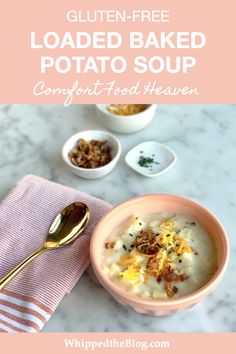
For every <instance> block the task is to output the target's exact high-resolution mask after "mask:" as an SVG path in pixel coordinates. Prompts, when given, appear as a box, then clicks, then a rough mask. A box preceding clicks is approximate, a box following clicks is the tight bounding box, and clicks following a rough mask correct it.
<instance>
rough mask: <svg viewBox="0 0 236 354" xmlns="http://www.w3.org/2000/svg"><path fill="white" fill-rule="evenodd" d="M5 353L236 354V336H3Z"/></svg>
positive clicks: (162, 334) (104, 334)
mask: <svg viewBox="0 0 236 354" xmlns="http://www.w3.org/2000/svg"><path fill="white" fill-rule="evenodd" d="M1 347H2V348H4V349H5V351H4V353H8V354H13V353H17V352H20V353H21V352H22V353H23V352H24V354H31V353H32V352H33V353H35V354H38V353H42V352H44V353H47V352H48V351H49V350H50V351H53V353H57V354H64V353H65V354H67V353H83V352H85V353H86V352H87V353H88V352H92V353H108V354H112V353H120V352H121V351H122V352H125V353H132V354H134V353H135V354H137V353H139V352H140V353H163V354H164V353H165V354H172V353H173V354H189V353H191V354H199V352H202V353H205V352H210V353H211V352H214V354H222V353H227V354H234V353H235V335H234V334H230V333H228V334H227V333H224V334H223V333H222V334H216V333H215V334H213V333H211V334H203V333H202V334H200V333H198V334H196V333H195V334H188V335H186V334H173V333H169V334H166V333H165V334H164V333H74V334H73V333H68V334H65V333H56V334H55V333H54V334H53V333H51V334H33V335H30V334H16V335H11V336H10V335H8V334H2V335H1Z"/></svg>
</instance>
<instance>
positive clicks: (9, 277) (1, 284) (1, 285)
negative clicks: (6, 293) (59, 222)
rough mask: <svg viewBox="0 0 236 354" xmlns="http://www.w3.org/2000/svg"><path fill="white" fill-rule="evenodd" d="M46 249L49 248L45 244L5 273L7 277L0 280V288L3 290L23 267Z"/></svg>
mask: <svg viewBox="0 0 236 354" xmlns="http://www.w3.org/2000/svg"><path fill="white" fill-rule="evenodd" d="M46 250H47V248H45V247H44V246H42V247H40V248H38V249H37V250H36V251H34V252H33V253H31V254H30V255H29V256H28V257H27V258H25V259H24V260H23V261H22V262H21V263H20V264H18V265H17V266H16V267H15V268H14V269H12V270H11V271H10V272H9V273H8V274H7V275H5V277H4V278H2V279H1V280H0V290H2V289H3V288H4V287H5V286H6V285H7V284H8V283H9V282H10V281H11V280H12V279H13V278H14V277H15V276H16V275H17V274H18V273H19V272H20V271H21V270H22V269H23V268H25V267H26V266H27V265H28V264H29V263H30V262H32V261H33V260H34V259H35V258H36V257H38V256H39V255H40V254H41V253H43V252H44V251H46Z"/></svg>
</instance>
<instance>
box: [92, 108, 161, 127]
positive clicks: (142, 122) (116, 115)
mask: <svg viewBox="0 0 236 354" xmlns="http://www.w3.org/2000/svg"><path fill="white" fill-rule="evenodd" d="M96 110H97V114H98V116H99V118H100V119H101V121H102V123H103V124H104V125H105V126H106V127H107V128H109V129H110V130H113V131H115V132H117V133H122V134H129V133H135V132H137V131H139V130H142V129H144V128H145V127H146V126H147V125H148V124H149V123H151V121H152V119H153V117H154V115H155V112H156V105H155V104H97V105H96Z"/></svg>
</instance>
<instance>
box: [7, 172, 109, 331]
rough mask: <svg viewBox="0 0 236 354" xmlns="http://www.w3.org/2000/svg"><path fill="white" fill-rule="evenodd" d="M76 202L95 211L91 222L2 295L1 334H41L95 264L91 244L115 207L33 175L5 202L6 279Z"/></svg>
mask: <svg viewBox="0 0 236 354" xmlns="http://www.w3.org/2000/svg"><path fill="white" fill-rule="evenodd" d="M75 201H82V202H84V203H86V204H87V205H88V207H89V209H90V212H91V217H90V221H89V224H88V226H87V228H86V230H85V231H84V233H83V235H82V236H81V238H79V239H78V240H76V241H75V242H74V243H72V244H71V245H68V246H66V247H64V248H61V249H57V250H48V251H46V252H45V253H43V254H42V255H40V256H39V257H38V258H36V259H35V260H34V261H33V262H32V263H31V264H30V265H28V266H27V267H26V268H25V269H24V270H23V271H22V272H21V273H20V274H18V275H17V276H16V277H15V278H14V279H13V280H12V281H11V282H10V283H9V284H8V285H7V286H6V287H5V288H4V289H3V290H2V291H0V332H12V333H15V332H38V331H40V329H41V328H42V327H43V325H44V324H45V323H46V321H48V319H49V318H50V316H51V315H52V313H53V312H54V311H55V309H56V307H57V306H58V304H59V302H60V301H61V299H62V298H63V296H64V295H65V294H66V293H69V292H70V291H71V289H72V288H73V287H74V285H75V284H76V283H77V282H78V280H79V279H80V277H81V275H82V274H83V272H84V270H85V269H86V268H87V266H88V265H89V242H90V237H91V234H92V232H93V229H94V227H95V225H96V224H97V222H98V221H99V220H100V219H101V218H102V217H103V216H104V215H105V214H106V213H107V212H108V210H109V209H110V208H111V206H110V205H109V204H107V203H106V202H104V201H102V200H99V199H96V198H94V197H92V196H90V195H86V194H83V193H81V192H79V191H77V190H74V189H71V188H69V187H66V186H63V185H60V184H57V183H53V182H50V181H47V180H45V179H43V178H40V177H36V176H32V175H28V176H25V177H24V178H23V179H22V180H20V181H19V182H18V183H17V184H16V186H15V187H14V188H13V190H12V191H11V192H10V193H9V194H8V196H7V197H6V198H5V199H4V200H3V201H2V202H1V203H0V278H2V277H3V276H4V275H5V274H7V273H8V272H9V271H10V270H11V269H12V268H13V267H15V266H16V265H17V264H18V263H19V262H21V261H22V260H23V259H24V258H25V257H26V256H27V255H29V254H30V253H31V252H33V251H34V250H35V249H36V248H38V247H39V246H41V245H42V243H43V242H44V239H45V237H46V235H47V232H48V229H49V227H50V225H51V222H52V220H53V219H54V217H55V216H56V215H57V213H58V212H59V211H60V210H61V209H62V208H64V207H65V206H66V205H68V204H70V203H73V202H75Z"/></svg>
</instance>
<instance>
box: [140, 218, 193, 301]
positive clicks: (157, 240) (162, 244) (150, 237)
mask: <svg viewBox="0 0 236 354" xmlns="http://www.w3.org/2000/svg"><path fill="white" fill-rule="evenodd" d="M191 225H192V224H191ZM159 227H160V232H159V233H154V232H153V231H152V229H151V228H148V229H147V230H142V231H140V233H139V234H138V235H137V237H136V239H135V247H136V250H137V251H138V252H140V253H142V254H143V255H145V256H148V257H149V260H148V262H147V264H146V276H145V282H147V281H148V278H149V277H150V276H155V278H156V280H157V282H158V283H160V282H161V281H162V280H164V281H165V287H166V292H167V295H168V297H173V296H174V295H175V294H176V293H177V292H178V288H177V287H176V286H175V283H177V282H180V281H184V280H186V279H187V278H188V276H187V275H186V274H177V273H176V272H175V270H174V264H173V259H174V258H173V257H174V255H175V256H177V257H179V256H181V255H182V254H183V253H185V252H188V253H192V251H193V250H192V248H191V247H190V246H189V245H188V244H187V242H186V241H185V240H184V238H183V237H180V236H179V229H178V228H177V227H176V222H175V221H173V220H170V219H163V220H162V221H161V222H160V225H159ZM174 230H176V231H174ZM181 262H182V260H179V263H181Z"/></svg>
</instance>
